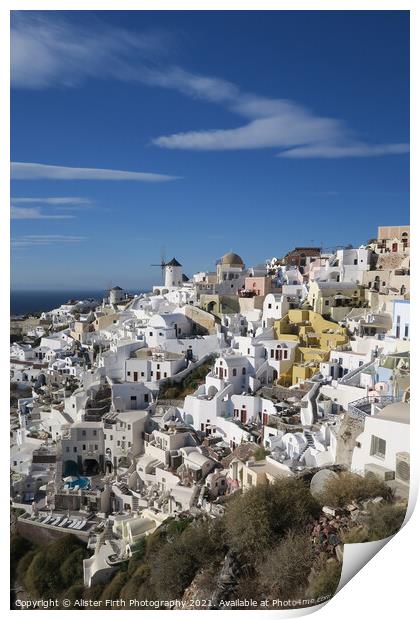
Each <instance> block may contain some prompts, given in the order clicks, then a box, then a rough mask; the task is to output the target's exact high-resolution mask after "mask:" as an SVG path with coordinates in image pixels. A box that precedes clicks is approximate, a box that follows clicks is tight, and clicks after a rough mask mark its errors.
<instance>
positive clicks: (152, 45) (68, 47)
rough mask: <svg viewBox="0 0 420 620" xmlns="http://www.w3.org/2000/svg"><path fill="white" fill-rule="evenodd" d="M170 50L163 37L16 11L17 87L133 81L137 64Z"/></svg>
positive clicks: (167, 39) (13, 54) (13, 43)
mask: <svg viewBox="0 0 420 620" xmlns="http://www.w3.org/2000/svg"><path fill="white" fill-rule="evenodd" d="M170 48H171V41H170V37H169V35H168V34H167V33H163V32H156V33H152V32H143V33H138V32H136V33H135V34H134V33H131V32H129V31H127V30H125V29H120V28H116V27H111V26H109V25H106V24H104V23H99V22H98V21H92V20H91V21H90V23H89V25H87V24H83V23H80V22H77V23H76V22H75V21H69V20H68V19H66V18H63V16H61V15H57V13H55V14H52V13H49V14H48V13H40V12H37V13H34V12H28V11H14V12H13V17H12V30H11V77H12V85H13V86H14V87H17V88H33V89H39V88H46V87H63V86H64V87H75V86H78V85H79V84H81V83H83V82H84V81H85V80H86V79H89V78H96V79H102V78H109V77H111V78H116V79H130V76H131V72H132V67H133V61H135V62H139V61H141V60H142V59H143V58H150V57H153V58H160V57H161V56H162V55H163V56H165V55H166V54H167V53H168V51H169V50H170Z"/></svg>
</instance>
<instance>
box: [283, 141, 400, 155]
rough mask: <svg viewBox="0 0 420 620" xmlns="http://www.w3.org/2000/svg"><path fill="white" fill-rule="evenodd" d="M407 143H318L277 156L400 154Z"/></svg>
mask: <svg viewBox="0 0 420 620" xmlns="http://www.w3.org/2000/svg"><path fill="white" fill-rule="evenodd" d="M408 151H409V145H408V144H403V143H401V144H398V143H397V144H363V143H360V142H355V143H351V142H349V143H348V144H328V143H325V144H323V143H320V144H313V145H308V146H299V147H295V148H292V149H289V150H287V151H283V152H282V153H278V154H277V156H278V157H288V158H290V159H304V158H307V157H321V158H340V157H378V156H380V155H401V154H403V153H408Z"/></svg>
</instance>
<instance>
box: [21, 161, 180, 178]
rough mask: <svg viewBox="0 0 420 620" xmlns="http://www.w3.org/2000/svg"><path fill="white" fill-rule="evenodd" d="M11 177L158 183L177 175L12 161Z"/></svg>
mask: <svg viewBox="0 0 420 620" xmlns="http://www.w3.org/2000/svg"><path fill="white" fill-rule="evenodd" d="M11 178H12V179H16V180H36V179H55V180H63V181H69V180H71V181H72V180H81V181H144V182H149V183H159V182H163V181H173V180H175V179H178V178H179V177H175V176H169V175H166V174H156V173H154V172H130V171H127V170H110V169H108V168H72V167H69V166H51V165H47V164H38V163H29V162H12V163H11Z"/></svg>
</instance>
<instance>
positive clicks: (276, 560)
mask: <svg viewBox="0 0 420 620" xmlns="http://www.w3.org/2000/svg"><path fill="white" fill-rule="evenodd" d="M313 562H314V550H313V545H312V541H311V537H310V536H309V534H308V533H307V532H288V533H287V534H286V536H285V537H284V539H283V540H282V541H281V542H280V543H279V544H278V545H277V546H276V547H274V549H272V550H271V551H270V553H269V555H268V557H267V558H266V560H265V561H264V562H263V563H262V564H261V565H260V567H259V568H258V574H259V581H260V585H261V587H260V592H265V593H266V594H267V595H269V596H270V597H272V598H273V599H275V598H282V599H297V598H299V597H300V596H303V594H304V592H305V590H306V588H307V585H308V576H309V573H310V571H311V568H312V564H313Z"/></svg>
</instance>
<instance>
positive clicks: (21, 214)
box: [10, 205, 74, 220]
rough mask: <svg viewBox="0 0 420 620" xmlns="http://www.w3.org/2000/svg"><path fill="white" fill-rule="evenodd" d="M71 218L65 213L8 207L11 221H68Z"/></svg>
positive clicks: (36, 208) (33, 208)
mask: <svg viewBox="0 0 420 620" xmlns="http://www.w3.org/2000/svg"><path fill="white" fill-rule="evenodd" d="M73 217H74V215H67V214H65V213H43V212H42V211H41V210H40V209H39V208H38V207H15V206H13V205H12V206H11V207H10V218H11V219H12V220H68V219H72V218H73Z"/></svg>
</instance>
